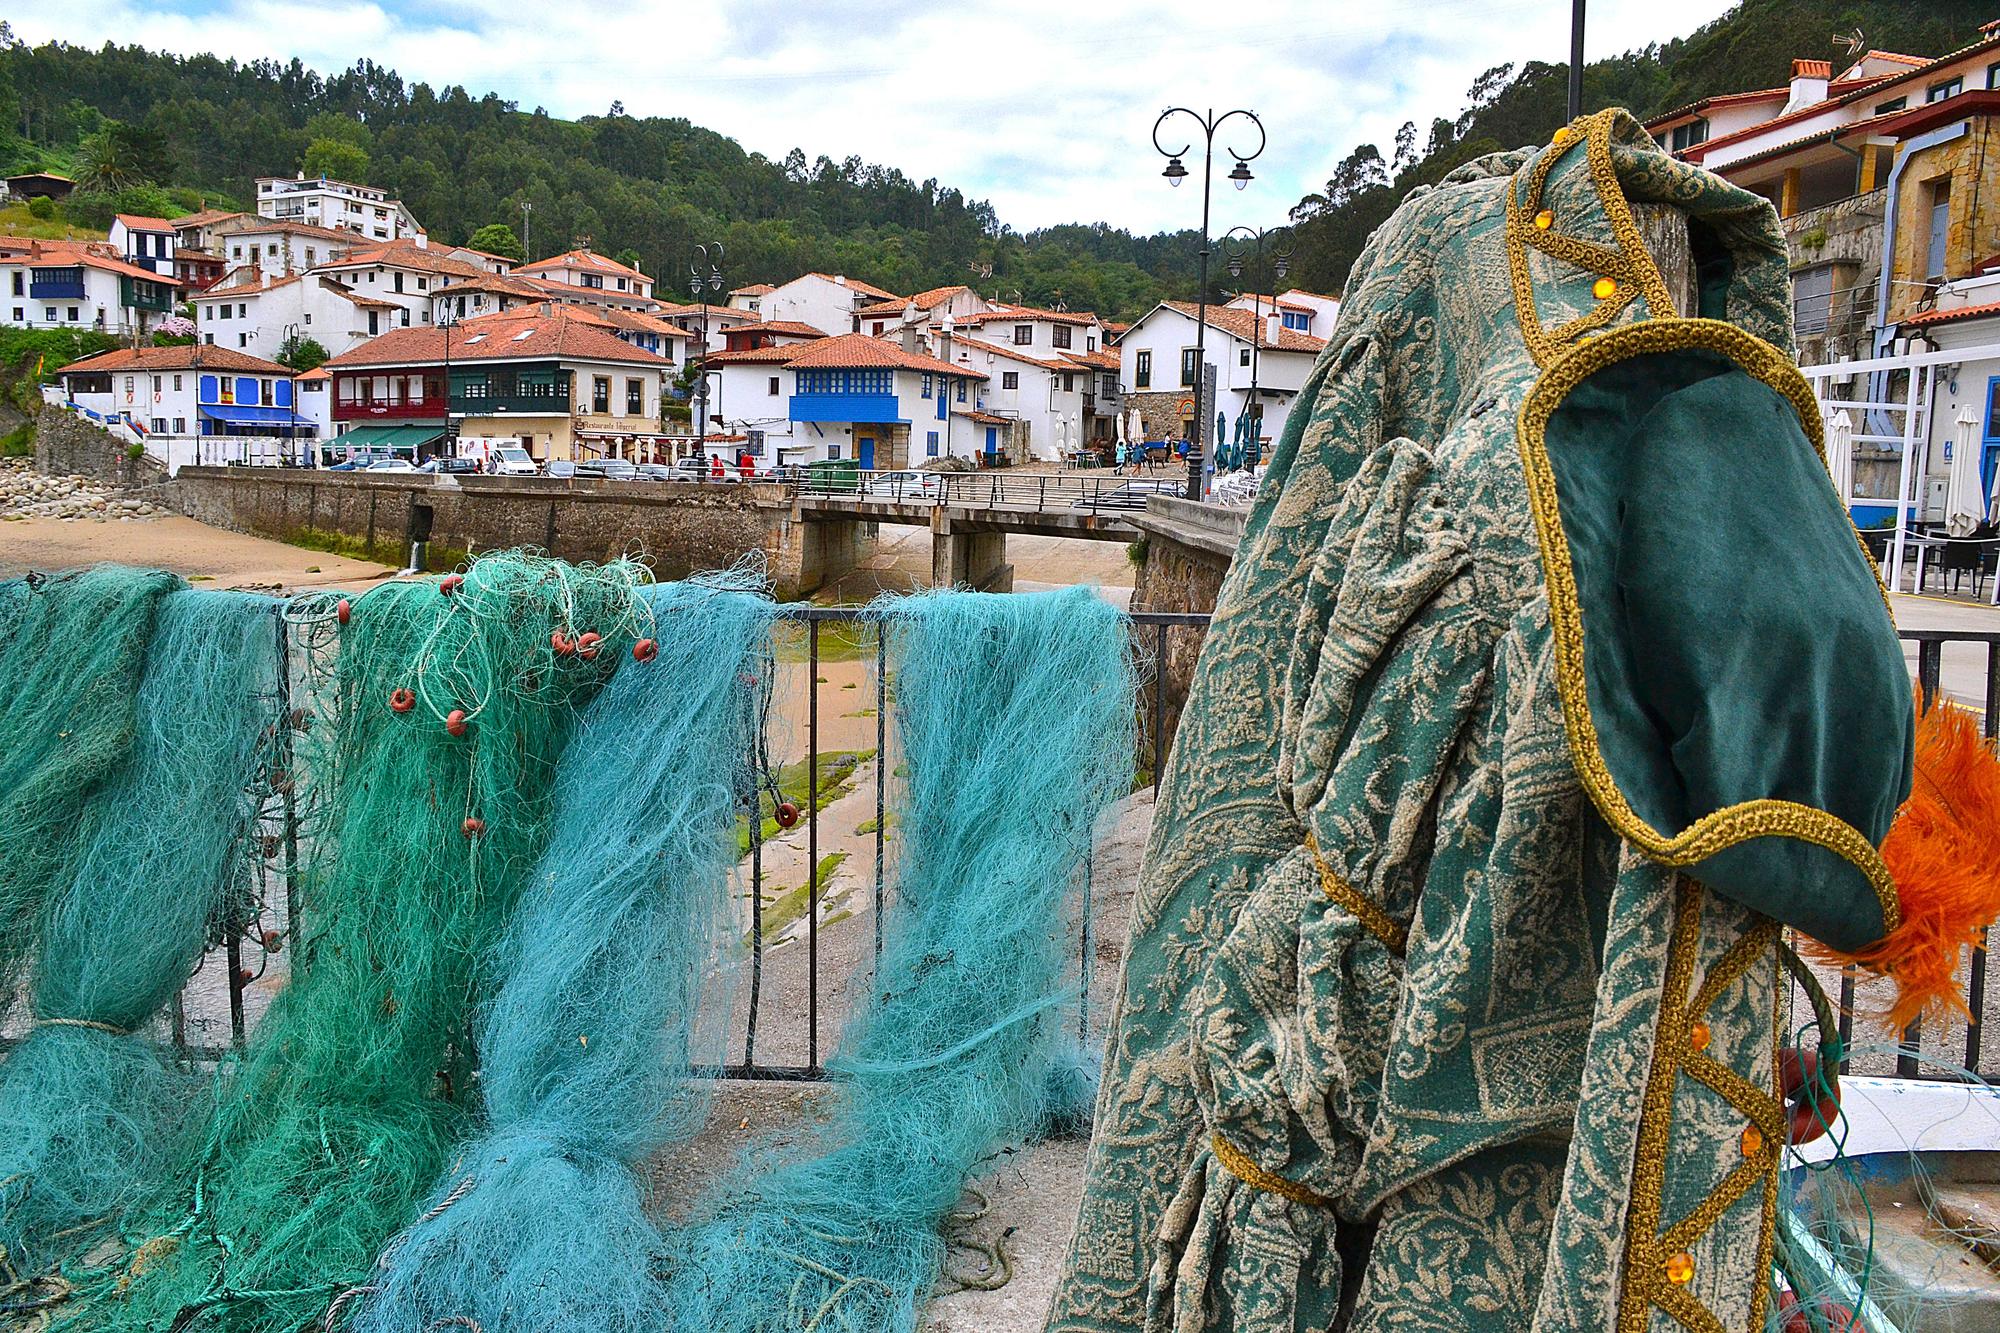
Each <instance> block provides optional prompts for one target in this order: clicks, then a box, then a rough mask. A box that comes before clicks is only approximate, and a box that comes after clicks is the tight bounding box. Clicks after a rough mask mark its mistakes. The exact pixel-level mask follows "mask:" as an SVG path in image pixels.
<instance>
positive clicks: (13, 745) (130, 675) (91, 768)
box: [0, 565, 182, 1010]
mask: <svg viewBox="0 0 2000 1333" xmlns="http://www.w3.org/2000/svg"><path fill="white" fill-rule="evenodd" d="M180 586H182V585H181V582H180V580H179V579H177V578H175V577H174V576H173V575H171V574H162V573H158V572H155V571H148V570H138V569H123V568H119V567H117V566H114V565H103V566H99V567H96V568H93V569H85V570H78V571H76V572H74V573H69V574H60V575H55V576H48V575H31V576H30V577H28V578H25V579H15V580H10V581H9V582H8V583H7V584H6V585H5V592H4V595H0V625H4V627H5V633H4V634H0V681H5V682H6V688H5V689H4V690H0V1010H4V1009H5V1008H6V1007H7V1005H8V1004H9V1003H10V1002H11V1001H13V1000H14V999H15V998H16V991H17V989H18V987H19V985H20V981H21V969H22V966H23V964H24V963H25V961H26V959H27V956H28V954H29V952H30V950H31V949H32V948H33V944H34V939H35V934H36V930H35V926H34V923H35V921H36V919H37V917H38V916H39V914H40V913H41V910H42V907H43V905H44V903H45V902H46V901H47V899H48V896H49V895H50V894H51V893H53V892H56V891H57V889H58V888H59V887H61V886H63V885H65V884H66V883H67V882H68V881H67V875H68V867H69V863H70V861H71V858H73V857H74V856H75V855H76V853H77V849H78V848H79V846H80V845H81V844H80V841H79V838H80V836H81V824H80V822H79V820H78V818H77V816H78V812H79V811H81V810H83V809H84V808H85V807H86V806H87V805H88V803H89V802H90V801H91V800H92V798H93V797H94V796H95V795H96V794H97V792H98V789H99V788H100V787H102V786H103V784H104V783H105V781H106V780H107V779H108V778H109V777H110V776H111V775H112V773H113V772H114V771H115V770H116V769H117V767H118V766H119V765H121V764H123V763H124V762H125V759H126V757H127V755H128V754H129V752H130V750H131V747H132V739H133V735H134V730H135V725H136V723H135V719H136V715H137V711H138V701H139V679H140V675H141V673H142V672H143V670H144V668H145V662H146V650H147V645H148V644H149V643H151V641H152V637H153V627H154V621H155V619H156V618H157V617H158V615H159V610H160V604H161V602H162V601H164V600H165V598H166V596H167V594H168V593H170V592H172V591H174V590H175V589H176V588H178V587H180Z"/></svg>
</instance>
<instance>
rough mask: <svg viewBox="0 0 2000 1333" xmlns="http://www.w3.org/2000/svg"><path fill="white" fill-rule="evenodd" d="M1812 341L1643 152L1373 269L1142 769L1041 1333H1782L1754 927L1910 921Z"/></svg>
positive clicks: (1873, 928) (1433, 233)
mask: <svg viewBox="0 0 2000 1333" xmlns="http://www.w3.org/2000/svg"><path fill="white" fill-rule="evenodd" d="M1633 204H1663V205H1668V206H1670V207H1671V208H1672V209H1673V210H1677V211H1678V212H1679V213H1680V214H1682V215H1684V216H1685V217H1686V219H1687V224H1688V234H1689V242H1690V251H1691V254H1692V268H1693V276H1694V278H1695V282H1696V291H1697V293H1698V295H1697V298H1696V299H1697V302H1698V310H1697V311H1696V312H1691V313H1696V314H1698V315H1699V316H1701V318H1679V317H1678V316H1679V314H1680V313H1681V312H1679V311H1676V310H1675V309H1674V308H1673V295H1672V293H1670V292H1669V291H1668V289H1667V286H1666V283H1665V281H1664V280H1663V279H1662V277H1661V276H1660V273H1659V270H1658V268H1657V267H1656V266H1655V265H1654V264H1653V262H1652V259H1651V257H1650V255H1649V254H1648V253H1647V251H1646V248H1645V245H1644V243H1643V241H1642V240H1641V239H1640V236H1639V232H1638V229H1637V227H1636V225H1635V223H1634V218H1633V213H1632V205H1633ZM1790 315H1791V307H1790V290H1789V283H1788V279H1787V271H1786V252H1785V245H1784V241H1783V238H1782V236H1781V234H1780V232H1779V230H1778V225H1777V219H1776V217H1775V215H1774V213H1773V211H1772V209H1771V207H1770V205H1769V204H1768V203H1767V202H1766V201H1764V200H1763V199H1761V198H1759V197H1757V196H1755V195H1752V194H1748V193H1745V192H1743V191H1741V190H1739V189H1737V188H1735V187H1733V186H1731V185H1729V184H1727V183H1726V182H1724V181H1722V180H1720V179H1719V178H1717V177H1715V176H1712V175H1709V174H1707V173H1705V172H1703V171H1701V170H1699V169H1697V168H1694V167H1691V166H1688V165H1686V164H1683V163H1680V162H1677V161H1675V160H1674V159H1672V158H1671V157H1669V156H1667V155H1666V154H1664V153H1662V152H1660V151H1659V150H1658V149H1657V147H1656V146H1655V145H1654V144H1653V142H1652V141H1651V140H1650V139H1649V138H1648V137H1647V136H1646V134H1645V133H1644V131H1643V130H1641V129H1640V128H1639V126H1638V125H1637V124H1636V123H1635V122H1634V121H1633V120H1632V119H1631V117H1629V116H1627V115H1626V114H1624V113H1623V112H1604V113H1599V114H1598V115H1595V116H1591V117H1587V118H1585V119H1583V120H1580V121H1578V122H1576V123H1575V124H1573V125H1571V126H1569V127H1566V128H1565V129H1564V130H1563V131H1561V132H1560V133H1559V134H1558V135H1557V138H1556V141H1555V143H1554V144H1553V145H1551V146H1549V147H1545V148H1542V149H1540V150H1536V151H1533V152H1528V151H1522V152H1514V153H1508V154H1501V155H1497V156H1494V157H1489V158H1485V159H1481V160H1479V161H1476V162H1473V163H1471V164H1468V165H1467V166H1465V167H1462V168H1460V169H1459V170H1458V171H1456V172H1454V173H1452V174H1451V175H1450V176H1448V177H1446V178H1445V180H1444V181H1443V182H1442V183H1441V184H1440V185H1438V186H1437V187H1436V188H1432V189H1420V190H1418V191H1417V192H1415V193H1414V194H1412V196H1411V197H1410V198H1409V199H1408V200H1407V201H1406V202H1405V203H1404V204H1403V205H1402V207H1401V208H1400V209H1399V210H1398V211H1397V213H1396V214H1395V216H1394V217H1392V218H1391V219H1390V220H1389V222H1388V223H1386V224H1385V225H1384V226H1383V227H1382V228H1381V229H1380V230H1379V231H1378V232H1377V233H1376V234H1375V236H1374V237H1373V238H1372V239H1371V240H1370V242H1369V244H1368V246H1367V248H1366V249H1365V251H1364V252H1363V254H1362V255H1361V257H1360V259H1359V261H1358V262H1357V263H1356V265H1355V269H1354V273H1353V276H1352V278H1351V279H1350V281H1349V283H1348V286H1347V290H1346V300H1345V303H1344V305H1343V307H1342V310H1341V316H1340V322H1339V326H1338V328H1337V329H1336V330H1335V333H1334V337H1333V339H1332V341H1331V342H1330V344H1329V345H1328V347H1327V350H1326V352H1325V354H1324V356H1323V357H1322V359H1321V361H1320V363H1319V365H1318V367H1317V368H1316V369H1315V371H1314V374H1313V376H1312V378H1311V379H1309V380H1308V381H1307V383H1306V386H1305V388H1304V390H1303V393H1302V395H1301V405H1302V407H1309V410H1300V411H1297V412H1295V413H1294V414H1293V417H1292V420H1291V422H1290V424H1289V426H1288V428H1287V430H1286V432H1285V435H1284V438H1283V440H1282V441H1281V443H1280V445H1279V447H1278V449H1277V451H1276V453H1275V455H1274V456H1273V459H1272V463H1271V468H1270V472H1269V475H1268V477H1267V479H1266V481H1265V484H1264V487H1263V490H1262V493H1261V495H1260V497H1259V500H1258V503H1257V506H1256V509H1255V511H1254V512H1253V514H1252V516H1251V519H1250V523H1249V526H1248V528H1247V530H1246V533H1245V535H1244V538H1243V542H1242V545H1241V547H1240V548H1239V551H1238V553H1237V557H1236V560H1235V563H1234V565H1233V567H1232V568H1231V570H1230V573H1229V576H1228V579H1227V581H1226V582H1225V584H1224V586H1223V589H1222V593H1221V596H1220V599H1219V601H1218V605H1217V608H1216V613H1215V619H1214V623H1213V626H1212V628H1211V630H1210V632H1209V635H1208V639H1207V642H1206V644H1205V646H1204V648H1203V652H1202V657H1201V661H1200V665H1199V668H1198V670H1197V672H1196V678H1195V681H1194V683H1193V687H1192V691H1191V694H1190V697H1189V701H1188V706H1187V709H1186V712H1185V713H1184V715H1183V719H1182V723H1181V729H1180V732H1179V735H1178V736H1177V737H1176V739H1175V741H1174V748H1173V753H1172V756H1171V758H1170V760H1169V761H1168V765H1167V769H1166V773H1165V774H1164V781H1163V785H1162V788H1161V795H1160V802H1159V806H1158V810H1157V812H1156V816H1155V821H1154V825H1153V833H1152V840H1151V844H1150V846H1149V848H1148V850H1147V855H1146V861H1145V866H1144V869H1143V871H1142V873H1141V881H1140V888H1139V894H1138V898H1137V901H1136V903H1135V906H1134V919H1133V922H1132V933H1131V941H1130V949H1129V953H1128V956H1127V962H1126V968H1125V976H1124V979H1123V987H1122V995H1121V1001H1120V1011H1119V1014H1118V1016H1117V1018H1116V1020H1115V1025H1114V1031H1113V1036H1112V1040H1111V1045H1110V1049H1109V1051H1108V1053H1107V1058H1106V1072H1105V1077H1104V1083H1103V1087H1102V1091H1101V1093H1100V1097H1099V1101H1098V1106H1097V1114H1096V1126H1095V1137H1094V1141H1093V1143H1092V1147H1091V1156H1090V1162H1089V1174H1088V1180H1087V1186H1086V1192H1085V1195H1084V1201H1083V1206H1082V1212H1081V1216H1080V1219H1079V1221H1078V1225H1077V1229H1076V1233H1075V1236H1074V1239H1073V1240H1072V1243H1071V1249H1070V1253H1069V1257H1068V1263H1067V1266H1066V1271H1065V1273H1064V1276H1063V1280H1062V1282H1061V1284H1060V1286H1059V1288H1058V1291H1057V1294H1056V1300H1055V1305H1054V1309H1053V1312H1052V1314H1051V1316H1050V1320H1049V1325H1048V1326H1049V1328H1050V1330H1052V1333H1081V1331H1082V1330H1091V1331H1093V1333H1110V1331H1112V1330H1118V1331H1120V1333H1123V1331H1125V1330H1139V1329H1144V1330H1147V1333H1155V1331H1159V1333H1166V1331H1168V1330H1172V1331H1173V1333H1195V1331H1197V1330H1246V1331H1247V1330H1325V1329H1329V1328H1341V1329H1350V1328H1351V1329H1355V1330H1362V1329H1365V1330H1386V1329H1423V1330H1431V1329H1464V1330H1475V1329H1476V1330H1496V1329H1530V1328H1532V1329H1535V1330H1543V1331H1553V1330H1559V1329H1560V1330H1579V1331H1583V1330H1588V1331H1589V1333H1605V1331H1607V1330H1615V1331H1616V1333H1650V1331H1651V1330H1666V1329H1677V1328H1682V1327H1685V1328H1688V1329H1693V1330H1700V1331H1704V1333H1705V1331H1707V1330H1719V1329H1734V1330H1741V1329H1746V1328H1748V1329H1757V1330H1761V1329H1762V1328H1763V1309H1764V1306H1765V1304H1766V1303H1767V1300H1768V1288H1769V1276H1768V1275H1769V1273H1770V1267H1771V1257H1772V1228H1773V1223H1774V1217H1775V1209H1776V1186H1777V1170H1778V1164H1779V1158H1780V1155H1781V1151H1782V1147H1781V1145H1782V1143H1783V1139H1784V1119H1783V1116H1782V1113H1781V1112H1782V1108H1781V1106H1780V1103H1779V1101H1778V1098H1777V1096H1776V1093H1775V1080H1776V1072H1775V1067H1774V1066H1775V1061H1776V1040H1777V1032H1776V1028H1777V1001H1778V994H1779V990H1778V988H1779V984H1780V973H1779V962H1778V958H1777V946H1778V932H1779V924H1778V923H1779V922H1789V923H1791V924H1794V925H1797V926H1799V927H1800V928H1802V929H1805V930H1807V931H1808V932H1810V933H1812V934H1815V935H1816V936H1818V937H1819V938H1821V939H1824V940H1826V941H1827V942H1828V943H1831V944H1833V945H1835V946H1837V947H1842V948H1854V947H1857V946H1858V945H1860V944H1862V943H1865V942H1866V941H1869V940H1873V939H1876V938H1878V937H1880V936H1881V935H1882V934H1883V933H1884V932H1885V930H1886V929H1887V928H1888V927H1892V926H1893V925H1895V922H1896V911H1897V909H1896V906H1895V899H1894V895H1893V892H1892V891H1891V890H1890V889H1889V887H1888V886H1887V879H1886V872H1885V871H1883V869H1882V867H1881V861H1880V857H1879V856H1878V855H1877V854H1876V852H1875V850H1874V849H1875V847H1876V846H1878V845H1879V844H1880V842H1881V839H1882V837H1883V835H1884V833H1885V832H1886V831H1887V827H1888V822H1889V820H1890V818H1891V817H1892V815H1893V813H1894V811H1895V809H1896V806H1897V805H1898V804H1899V803H1900V801H1901V800H1902V798H1903V796H1904V795H1905V794H1906V792H1907V787H1908V780H1909V767H1910V733H1911V719H1910V697H1909V693H1908V690H1909V686H1908V677H1907V675H1906V674H1905V672H1904V668H1903V664H1902V656H1901V653H1900V651H1899V648H1898V645H1897V643H1896V640H1895V637H1894V630H1893V626H1892V625H1891V624H1890V621H1889V618H1888V614H1887V610H1886V601H1885V599H1884V597H1883V594H1882V591H1881V588H1880V584H1879V581H1878V580H1877V578H1876V577H1875V574H1874V571H1873V567H1872V566H1871V565H1870V564H1869V563H1868V561H1867V558H1866V556H1865V554H1864V553H1863V552H1862V551H1861V549H1860V547H1859V544H1858V542H1857V541H1856V538H1855V535H1854V532H1853V528H1852V525H1851V524H1850V523H1849V521H1848V519H1847V515H1846V513H1845V510H1844V508H1843V507H1842V506H1841V505H1840V503H1839V501H1838V500H1837V498H1836V497H1835V495H1834V493H1833V489H1832V486H1831V485H1830V484H1829V482H1828V478H1827V474H1826V471H1825V469H1824V466H1823V464H1822V463H1821V461H1820V458H1819V454H1818V452H1817V447H1818V443H1819V439H1818V432H1819V419H1818V415H1817V411H1816V409H1815V408H1814V407H1813V404H1812V399H1811V395H1810V393H1809V392H1807V391H1806V390H1805V388H1804V383H1803V381H1802V380H1800V379H1799V377H1798V374H1797V371H1796V369H1794V368H1793V367H1792V366H1791V363H1790V357H1789V355H1788V353H1789V349H1790V347H1791V327H1790ZM1586 631H1587V632H1586Z"/></svg>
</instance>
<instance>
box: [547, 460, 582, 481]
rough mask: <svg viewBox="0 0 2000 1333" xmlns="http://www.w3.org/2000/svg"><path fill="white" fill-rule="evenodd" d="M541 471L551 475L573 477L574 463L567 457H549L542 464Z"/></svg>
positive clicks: (574, 473)
mask: <svg viewBox="0 0 2000 1333" xmlns="http://www.w3.org/2000/svg"><path fill="white" fill-rule="evenodd" d="M542 471H543V472H544V473H546V474H547V475H549V476H551V477H574V476H575V475H576V464H574V463H572V462H570V461H569V460H568V459H567V458H551V459H550V460H549V461H548V462H546V463H544V464H543V465H542Z"/></svg>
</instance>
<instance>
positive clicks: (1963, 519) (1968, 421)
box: [1944, 403, 1986, 537]
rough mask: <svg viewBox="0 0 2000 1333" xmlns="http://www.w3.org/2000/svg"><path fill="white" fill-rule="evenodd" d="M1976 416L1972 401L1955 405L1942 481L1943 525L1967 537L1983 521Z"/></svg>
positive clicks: (1983, 500)
mask: <svg viewBox="0 0 2000 1333" xmlns="http://www.w3.org/2000/svg"><path fill="white" fill-rule="evenodd" d="M1978 431H1979V418H1978V417H1977V416H1976V415H1974V413H1973V410H1972V405H1971V404H1970V403H1968V404H1966V405H1965V406H1964V407H1961V408H1959V409H1958V420H1956V421H1954V422H1953V423H1952V426H1951V470H1950V472H1949V473H1948V475H1947V478H1946V481H1945V492H1944V529H1945V531H1946V532H1948V533H1950V534H1951V535H1952V536H1954V537H1970V536H1971V535H1972V534H1973V531H1974V530H1975V529H1977V528H1978V527H1979V525H1980V524H1981V523H1983V522H1985V521H1986V488H1985V486H1984V485H1983V484H1982V478H1981V477H1980V475H1979V454H1980V449H1979V440H1978Z"/></svg>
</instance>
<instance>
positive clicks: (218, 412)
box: [201, 403, 313, 428]
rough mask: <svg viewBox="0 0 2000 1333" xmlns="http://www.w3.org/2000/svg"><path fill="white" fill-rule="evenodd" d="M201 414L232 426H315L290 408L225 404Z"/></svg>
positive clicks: (203, 410)
mask: <svg viewBox="0 0 2000 1333" xmlns="http://www.w3.org/2000/svg"><path fill="white" fill-rule="evenodd" d="M201 414H202V415H203V416H205V417H207V418H209V419H210V420H212V421H226V422H228V423H229V424H230V425H232V426H287V427H294V428H296V427H299V426H310V425H312V424H313V422H312V418H310V417H302V416H300V415H299V414H298V413H296V412H294V411H292V409H290V408H289V407H250V406H248V405H243V406H237V405H234V404H228V403H225V404H223V405H222V406H220V407H203V408H202V409H201Z"/></svg>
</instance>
